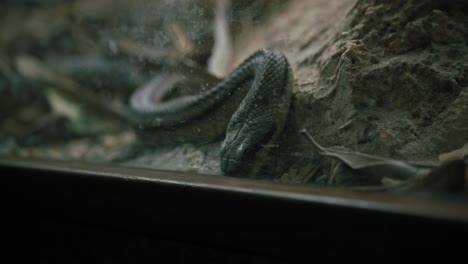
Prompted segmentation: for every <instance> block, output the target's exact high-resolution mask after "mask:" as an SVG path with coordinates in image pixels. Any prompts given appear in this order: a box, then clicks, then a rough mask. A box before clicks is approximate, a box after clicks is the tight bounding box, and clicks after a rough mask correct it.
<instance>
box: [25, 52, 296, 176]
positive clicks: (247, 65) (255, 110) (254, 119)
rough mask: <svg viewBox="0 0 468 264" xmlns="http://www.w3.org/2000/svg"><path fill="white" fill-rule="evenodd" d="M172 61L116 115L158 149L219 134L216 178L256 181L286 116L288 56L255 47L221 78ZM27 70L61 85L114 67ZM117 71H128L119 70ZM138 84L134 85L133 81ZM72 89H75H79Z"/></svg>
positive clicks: (80, 64) (91, 63) (75, 64)
mask: <svg viewBox="0 0 468 264" xmlns="http://www.w3.org/2000/svg"><path fill="white" fill-rule="evenodd" d="M170 62H171V61H168V62H166V63H164V62H163V65H159V66H162V68H163V71H158V72H157V73H154V72H153V70H151V72H152V73H151V74H152V78H144V79H145V80H148V79H149V81H142V83H143V85H141V86H140V87H138V88H137V89H135V90H134V91H133V93H131V95H130V100H129V105H128V106H126V107H122V111H118V113H117V112H116V115H117V116H119V117H120V118H121V119H123V120H125V122H128V123H130V124H131V125H133V126H134V127H135V128H136V129H137V134H138V135H139V138H140V140H141V141H143V142H146V143H151V144H153V143H156V145H158V146H161V145H164V144H166V143H169V144H173V143H187V142H194V143H197V142H198V143H202V142H206V141H208V140H213V139H215V138H216V139H217V138H218V137H220V138H221V137H224V139H223V141H222V144H221V150H220V169H221V173H223V174H224V175H232V176H234V175H236V176H243V175H246V176H250V177H252V176H253V177H255V176H256V173H257V171H258V169H260V167H261V165H262V163H263V162H264V161H265V159H266V151H267V148H266V147H265V145H269V144H272V143H273V141H275V140H276V139H277V137H278V136H279V134H280V133H281V132H282V130H283V127H284V123H285V120H286V118H287V114H288V112H289V107H290V104H291V98H292V84H293V74H292V70H291V67H290V65H289V62H288V60H287V59H286V57H285V56H284V55H283V54H282V53H281V52H280V51H278V50H276V49H270V48H264V49H260V50H258V51H256V52H254V53H253V54H252V55H250V56H249V57H248V58H247V59H246V60H244V61H243V62H242V63H241V64H240V65H239V66H237V68H236V69H234V71H232V73H231V74H230V75H228V76H227V77H226V78H224V80H219V79H218V78H216V77H214V76H212V75H210V74H208V73H207V72H206V71H204V70H201V69H200V68H198V67H193V66H190V65H189V66H187V65H185V66H184V64H181V65H179V64H177V63H176V64H175V65H173V64H171V63H170ZM155 63H156V64H158V62H155ZM25 64H26V63H25ZM149 64H151V63H149ZM27 65H28V67H32V66H35V71H37V72H42V73H41V74H39V75H37V76H36V75H34V76H31V78H35V79H42V80H43V81H46V82H50V83H55V84H56V85H58V86H70V85H71V84H73V83H74V82H73V81H72V80H71V79H67V78H64V76H71V77H73V76H75V77H78V76H79V77H80V79H81V80H83V81H84V82H86V81H87V80H92V79H93V78H99V77H102V76H109V74H111V75H110V76H113V75H112V73H111V72H108V71H109V70H110V71H114V70H113V69H116V67H111V66H112V65H113V64H110V63H109V62H102V63H101V62H99V60H97V61H96V60H94V59H91V60H86V59H85V60H84V61H80V60H78V61H76V60H74V61H72V62H70V63H65V64H63V63H62V64H58V66H55V68H56V69H57V72H54V73H52V72H50V71H48V70H47V67H46V66H45V65H41V64H40V63H39V62H38V61H37V60H33V59H28V60H27ZM106 65H109V67H106ZM174 66H175V67H174ZM160 68H161V67H160ZM118 69H126V68H125V67H124V68H121V67H120V66H119V67H118ZM44 71H45V72H44ZM58 72H61V73H62V74H65V75H60V74H58ZM119 72H121V73H120V74H122V76H116V77H118V78H119V81H117V82H119V83H120V82H121V83H122V85H125V84H124V83H127V84H131V83H134V82H135V80H134V79H132V78H130V77H129V76H124V74H123V73H122V71H121V70H119ZM129 74H130V73H129ZM130 75H131V74H130ZM44 76H45V77H44ZM51 76H52V77H51ZM54 76H55V77H54ZM56 76H61V77H60V78H57V77H56ZM91 77H92V78H91ZM139 78H141V76H140V77H139ZM102 79H106V78H105V77H102ZM137 79H138V78H137ZM91 85H92V84H91ZM135 85H136V86H138V84H137V83H135ZM72 86H73V87H72V88H76V87H78V86H76V84H73V85H72ZM177 86H186V87H185V88H188V90H201V92H197V93H195V94H194V93H191V94H188V95H183V96H175V97H174V96H172V98H169V99H168V97H170V96H168V95H170V93H171V92H173V91H174V90H177V89H178V88H177ZM197 86H198V87H197ZM109 88H113V87H109ZM179 88H180V87H179ZM70 89H71V88H70ZM76 90H78V89H76ZM79 90H80V94H76V95H75V96H80V97H81V96H83V95H85V94H87V93H86V91H85V90H83V89H79ZM81 90H82V91H81ZM86 98H88V99H89V100H90V101H92V102H94V104H93V105H99V106H101V107H102V109H103V110H106V109H107V110H108V111H109V112H112V113H114V112H115V110H114V109H113V108H111V107H110V105H107V103H106V102H101V101H96V100H94V98H93V97H92V96H90V95H89V94H88V96H86Z"/></svg>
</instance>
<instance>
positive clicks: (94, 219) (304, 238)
mask: <svg viewBox="0 0 468 264" xmlns="http://www.w3.org/2000/svg"><path fill="white" fill-rule="evenodd" d="M0 175H1V176H0V177H1V178H2V187H3V188H2V189H3V192H2V195H3V196H4V198H2V200H3V201H4V202H6V203H4V204H5V206H4V210H3V215H4V219H7V220H8V224H7V225H6V226H7V227H8V228H7V229H9V231H12V232H11V234H12V237H11V238H12V241H17V243H18V244H15V243H14V242H12V243H11V245H13V246H15V245H16V246H17V247H18V248H22V250H25V251H28V250H31V249H33V248H34V249H36V250H38V252H41V253H40V255H41V254H42V255H41V256H42V257H50V256H52V255H53V256H56V257H57V258H58V256H69V255H72V256H75V257H84V256H91V257H93V256H94V257H95V256H96V255H98V256H100V257H102V255H101V254H104V255H105V256H109V255H108V254H107V253H103V252H108V253H109V254H110V256H116V258H117V259H119V260H122V259H126V258H127V257H128V258H129V259H131V260H135V257H136V255H138V256H139V257H140V258H143V257H147V256H149V255H150V256H151V258H158V256H160V257H161V256H162V255H161V254H163V253H161V252H160V251H158V249H159V250H161V248H164V250H162V251H164V252H166V254H169V255H171V256H172V255H178V256H186V255H187V254H188V255H190V256H193V254H194V253H193V252H205V253H206V252H208V253H207V254H208V255H210V256H215V255H216V254H218V253H219V252H224V253H223V254H221V255H223V256H225V255H226V254H228V253H226V252H231V253H230V254H234V253H233V252H237V253H235V254H244V255H245V254H247V255H248V256H252V255H255V256H260V257H271V258H272V259H275V261H280V260H284V261H288V260H291V259H293V258H296V257H300V256H311V254H313V255H314V258H317V257H320V256H323V257H325V256H326V257H327V258H329V257H331V256H333V252H336V251H337V250H339V249H343V248H346V249H352V250H365V251H366V252H367V253H366V254H369V253H370V252H374V253H375V252H381V253H384V254H387V253H388V252H389V250H390V251H392V250H393V251H395V250H414V249H415V248H421V249H424V250H425V256H430V253H431V252H430V251H429V252H428V251H427V249H428V248H433V247H439V246H442V245H444V246H447V244H457V242H456V241H457V240H458V238H460V239H461V241H463V240H466V237H467V234H468V204H467V202H466V200H462V199H459V198H457V197H447V196H437V197H435V196H433V195H431V196H429V195H424V194H416V195H411V196H409V195H392V194H379V193H360V192H350V191H345V190H337V189H325V188H318V187H312V186H303V185H286V184H279V183H273V182H264V181H253V180H247V179H237V178H228V177H220V176H209V175H197V174H189V173H176V172H166V171H155V170H148V169H135V168H127V167H117V166H101V165H92V164H85V163H72V162H58V161H45V160H25V159H1V160H0ZM170 245H172V246H170ZM187 245H189V246H187ZM187 247H188V248H189V249H190V250H188V251H187ZM181 248H182V249H186V251H183V252H182V253H181V252H180V250H181ZM207 248H208V249H209V251H206V250H207ZM46 249H49V250H46ZM142 249H145V250H143V251H144V252H143V251H141V250H142ZM50 250H52V251H53V252H54V253H50V252H51V251H50ZM44 252H46V253H47V252H49V253H50V255H47V254H46V253H44ZM90 252H91V253H90ZM155 252H159V255H157V254H156V253H155ZM168 252H171V253H168ZM174 252H175V253H174ZM184 252H185V253H184ZM187 252H189V253H187ZM239 252H242V253H239ZM428 253H429V255H428ZM44 254H46V255H44ZM80 254H81V255H80ZM112 254H113V255H112ZM122 254H123V255H122ZM148 254H149V255H148ZM153 254H156V256H153ZM191 254H192V255H191ZM213 254H214V255H213ZM330 254H332V255H330ZM163 255H164V254H163ZM228 255H229V254H228ZM122 256H125V258H123V257H122ZM236 256H238V255H236ZM84 258H85V257H84ZM48 260H49V259H48ZM217 261H218V260H217Z"/></svg>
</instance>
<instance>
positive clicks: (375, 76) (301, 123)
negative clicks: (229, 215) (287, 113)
mask: <svg viewBox="0 0 468 264" xmlns="http://www.w3.org/2000/svg"><path fill="white" fill-rule="evenodd" d="M318 2H322V1H314V4H312V3H308V2H303V3H297V4H296V5H297V6H292V7H291V9H292V10H290V12H293V13H296V14H299V13H300V11H298V10H307V14H304V15H303V16H295V19H294V20H290V19H284V21H280V20H281V18H280V19H278V20H277V22H278V23H279V24H280V26H279V27H277V28H276V30H279V31H281V29H280V28H281V27H282V28H284V33H283V34H287V38H286V40H279V41H275V40H272V41H271V42H272V43H275V44H276V45H277V46H278V47H279V48H282V49H285V50H286V51H287V54H289V58H290V60H291V61H292V63H293V64H294V68H295V74H296V76H295V77H296V94H295V101H294V105H293V109H292V113H291V118H290V127H289V130H288V131H287V132H286V133H285V139H284V142H283V146H282V147H280V149H279V150H278V152H280V153H290V154H293V153H301V155H300V156H302V155H304V154H305V153H307V150H306V148H307V143H306V142H305V141H304V140H303V139H302V138H301V137H299V136H297V134H296V133H297V132H298V131H299V130H300V129H301V128H302V127H305V128H307V129H309V131H311V133H312V134H313V135H314V136H315V137H316V138H317V140H318V141H319V142H320V143H321V144H323V145H326V146H332V145H341V146H345V147H348V148H350V149H354V150H357V151H361V152H367V153H372V154H376V155H382V156H387V157H394V158H403V159H413V160H435V159H437V157H438V155H439V154H440V153H442V152H446V151H449V150H452V149H455V148H459V147H461V146H462V145H463V144H464V143H465V142H467V141H468V115H467V113H468V112H467V111H468V110H467V109H468V101H467V92H468V83H467V78H468V71H467V66H468V64H467V59H468V58H467V54H468V53H467V51H468V50H467V45H466V41H467V40H468V31H467V26H468V20H467V16H466V7H465V6H463V5H462V6H459V5H458V6H457V3H456V2H454V3H450V2H448V3H447V2H446V3H444V4H439V1H391V2H388V1H370V0H361V1H336V2H339V3H329V2H328V1H323V3H322V5H320V4H319V3H318ZM330 2H331V1H330ZM317 8H319V10H318V11H315V12H317V14H315V12H314V11H312V10H314V9H315V10H317ZM320 8H321V9H320ZM317 22H319V23H317ZM288 28H289V29H290V30H287V29H288ZM276 35H280V36H281V35H282V34H281V33H280V34H276ZM273 38H274V37H273ZM295 139H297V140H295ZM294 143H296V144H294ZM286 146H288V147H286ZM296 160H297V159H296Z"/></svg>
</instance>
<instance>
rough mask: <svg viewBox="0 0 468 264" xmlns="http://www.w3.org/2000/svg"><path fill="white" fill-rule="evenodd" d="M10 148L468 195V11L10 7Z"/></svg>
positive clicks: (422, 7)
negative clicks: (467, 13)
mask: <svg viewBox="0 0 468 264" xmlns="http://www.w3.org/2000/svg"><path fill="white" fill-rule="evenodd" d="M0 12H1V16H0V21H1V23H0V27H1V30H0V45H1V48H0V93H1V99H0V100H1V105H0V107H1V112H0V113H1V114H2V119H1V128H2V129H1V134H0V152H1V154H2V155H4V156H7V157H11V156H13V157H28V158H30V157H40V158H51V159H57V160H80V161H86V162H93V163H111V164H115V165H118V166H131V167H144V168H152V169H161V170H172V171H185V172H198V173H202V174H214V175H220V176H221V175H223V176H230V177H248V178H253V179H262V180H269V181H276V182H281V183H285V184H305V185H314V186H317V185H318V186H332V187H344V188H347V189H351V190H364V191H388V190H391V191H393V190H397V191H403V192H408V191H415V192H419V191H442V192H446V193H456V194H462V193H466V191H467V188H468V187H467V186H468V185H467V183H466V180H467V178H468V172H467V165H466V164H467V156H468V155H467V153H468V144H467V142H468V119H467V117H468V107H467V106H468V64H467V61H468V55H467V54H468V52H467V51H468V48H467V45H466V43H467V40H468V32H467V30H468V20H467V16H466V12H467V5H466V4H465V3H464V2H463V1H449V2H444V1H429V0H425V1H403V2H402V1H388V2H385V1H370V0H358V1H351V0H347V1H343V0H340V1H338V0H336V1H330V0H316V1H279V0H274V1H266V0H265V1H244V0H241V1H229V0H219V1H213V0H212V1H209V0H199V1H194V0H175V1H163V0H161V1H150V0H146V1H123V0H117V1H116V0H92V1H90V0H84V1H53V0H49V1H45V0H44V1H39V0H37V1H33V0H30V1H4V4H3V8H2V9H1V10H0Z"/></svg>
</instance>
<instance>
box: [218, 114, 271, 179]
mask: <svg viewBox="0 0 468 264" xmlns="http://www.w3.org/2000/svg"><path fill="white" fill-rule="evenodd" d="M274 131H275V129H274V127H271V126H259V123H254V124H249V122H235V123H234V124H233V123H231V124H230V125H229V127H228V130H227V131H226V138H225V139H224V141H223V143H222V145H221V171H222V173H223V174H225V175H238V176H243V175H248V174H249V172H251V171H253V169H255V168H254V167H255V165H256V164H254V163H256V162H257V161H255V158H256V156H257V154H258V152H259V151H260V150H261V149H262V145H263V144H265V143H266V142H267V141H269V139H270V138H271V135H272V134H273V132H274ZM254 161H255V162H254ZM239 174H240V175H239Z"/></svg>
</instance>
